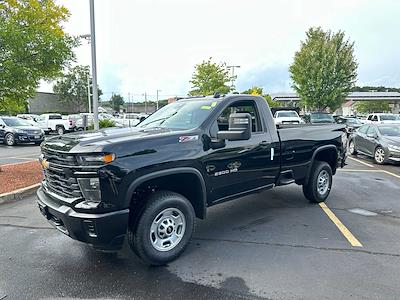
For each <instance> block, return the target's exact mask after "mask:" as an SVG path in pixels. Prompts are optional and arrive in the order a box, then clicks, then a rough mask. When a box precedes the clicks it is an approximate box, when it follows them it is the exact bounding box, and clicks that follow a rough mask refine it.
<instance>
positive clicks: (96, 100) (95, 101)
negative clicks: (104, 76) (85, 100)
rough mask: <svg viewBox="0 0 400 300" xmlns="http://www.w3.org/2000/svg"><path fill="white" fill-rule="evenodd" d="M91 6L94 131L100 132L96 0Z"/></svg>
mask: <svg viewBox="0 0 400 300" xmlns="http://www.w3.org/2000/svg"><path fill="white" fill-rule="evenodd" d="M89 4H90V42H91V43H90V44H91V46H92V76H93V80H92V84H93V123H94V130H99V96H98V92H97V65H96V29H95V21H94V0H89Z"/></svg>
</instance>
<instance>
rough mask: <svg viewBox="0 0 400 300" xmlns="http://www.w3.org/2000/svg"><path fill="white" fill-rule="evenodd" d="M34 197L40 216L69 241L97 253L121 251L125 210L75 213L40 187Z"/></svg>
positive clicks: (126, 225) (126, 223)
mask: <svg viewBox="0 0 400 300" xmlns="http://www.w3.org/2000/svg"><path fill="white" fill-rule="evenodd" d="M37 197H38V201H37V203H38V206H39V210H40V212H41V213H42V215H43V216H44V217H45V218H46V219H47V220H48V221H49V222H50V224H51V225H52V226H54V227H55V228H56V229H58V230H59V231H61V232H63V233H64V234H66V235H68V236H69V237H71V238H72V239H74V240H78V241H81V242H84V243H87V244H90V245H91V246H93V247H94V248H98V249H101V250H118V249H120V248H121V246H122V243H123V241H124V237H125V234H126V232H127V228H128V219H129V209H124V210H119V211H114V212H109V213H102V214H90V213H79V212H76V211H75V210H74V209H72V208H71V207H70V206H67V205H64V204H60V203H59V202H57V201H55V200H53V199H52V198H51V197H50V196H48V195H46V194H45V193H44V191H43V188H42V187H40V188H39V189H38V191H37Z"/></svg>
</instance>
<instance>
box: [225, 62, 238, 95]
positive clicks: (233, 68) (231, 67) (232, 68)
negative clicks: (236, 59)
mask: <svg viewBox="0 0 400 300" xmlns="http://www.w3.org/2000/svg"><path fill="white" fill-rule="evenodd" d="M226 67H227V68H228V69H231V70H232V84H231V90H233V87H234V85H235V68H240V66H226Z"/></svg>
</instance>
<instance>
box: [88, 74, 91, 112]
mask: <svg viewBox="0 0 400 300" xmlns="http://www.w3.org/2000/svg"><path fill="white" fill-rule="evenodd" d="M87 93H88V102H89V114H92V104H91V103H90V76H88V79H87Z"/></svg>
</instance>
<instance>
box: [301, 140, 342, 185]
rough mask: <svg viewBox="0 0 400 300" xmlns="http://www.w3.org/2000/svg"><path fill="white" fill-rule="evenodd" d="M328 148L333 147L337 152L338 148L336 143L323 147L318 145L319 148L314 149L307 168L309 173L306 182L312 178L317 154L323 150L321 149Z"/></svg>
mask: <svg viewBox="0 0 400 300" xmlns="http://www.w3.org/2000/svg"><path fill="white" fill-rule="evenodd" d="M327 149H333V150H335V153H337V148H336V146H335V145H325V146H321V147H318V148H317V149H315V151H314V153H313V155H312V157H311V161H310V164H309V168H308V170H307V175H306V178H305V183H306V184H307V183H308V179H309V178H310V175H311V169H312V165H313V164H314V160H315V157H316V156H317V154H318V152H321V151H323V150H327Z"/></svg>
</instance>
